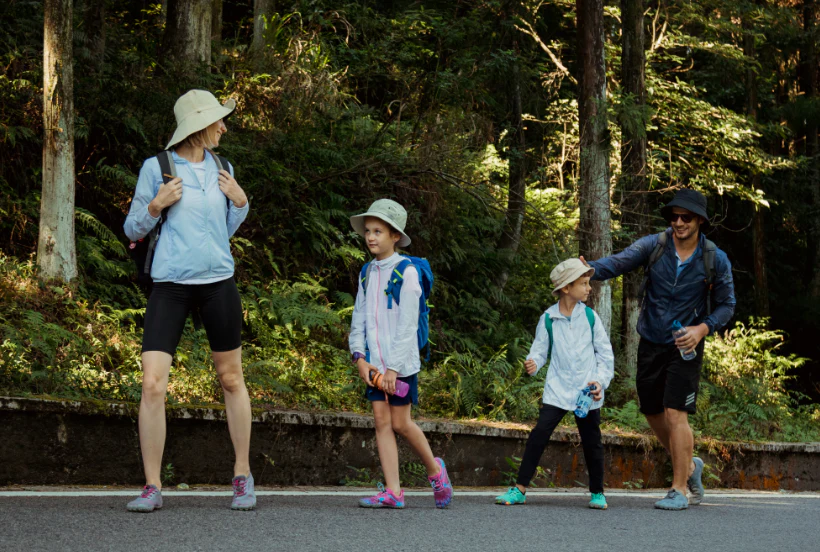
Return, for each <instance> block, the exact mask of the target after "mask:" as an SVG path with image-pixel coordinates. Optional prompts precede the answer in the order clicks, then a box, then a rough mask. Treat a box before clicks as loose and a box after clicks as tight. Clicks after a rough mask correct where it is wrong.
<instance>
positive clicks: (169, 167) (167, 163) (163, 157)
mask: <svg viewBox="0 0 820 552" xmlns="http://www.w3.org/2000/svg"><path fill="white" fill-rule="evenodd" d="M157 161H159V170H160V173H161V174H162V183H163V184H168V183H169V182H170V181H171V180H173V179H174V178H176V177H177V169H176V164H175V163H174V156H173V154H172V153H171V152H170V151H168V150H165V151H163V152H161V153H159V154H157ZM168 209H170V207H166V208H165V209H163V210H162V212H161V213H160V215H159V222H158V223H157V225H156V226H154V228H153V229H152V230H151V232H150V234H149V237H148V252H147V253H146V255H145V265H144V266H143V268H142V271H143V273H145V274H148V275H150V274H151V264H152V263H153V262H154V249H156V247H157V241H158V240H159V235H160V233H162V224H163V223H164V222H165V219H167V218H168Z"/></svg>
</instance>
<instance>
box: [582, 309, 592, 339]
mask: <svg viewBox="0 0 820 552" xmlns="http://www.w3.org/2000/svg"><path fill="white" fill-rule="evenodd" d="M584 311H585V312H586V315H587V322H589V329H590V330H592V331H593V332H595V311H593V310H592V307H586V306H585V307H584ZM593 335H594V333H593Z"/></svg>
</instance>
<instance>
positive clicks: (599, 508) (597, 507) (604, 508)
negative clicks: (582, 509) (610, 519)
mask: <svg viewBox="0 0 820 552" xmlns="http://www.w3.org/2000/svg"><path fill="white" fill-rule="evenodd" d="M589 507H590V509H592V510H606V509H607V508H609V506H608V505H607V504H604V505H603V506H593V505H592V504H590V505H589Z"/></svg>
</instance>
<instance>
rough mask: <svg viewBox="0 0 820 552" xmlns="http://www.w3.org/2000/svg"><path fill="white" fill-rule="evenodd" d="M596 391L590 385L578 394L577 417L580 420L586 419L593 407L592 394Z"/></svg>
mask: <svg viewBox="0 0 820 552" xmlns="http://www.w3.org/2000/svg"><path fill="white" fill-rule="evenodd" d="M594 390H595V386H594V385H588V386H587V387H584V388H583V389H581V392H580V393H578V398H577V399H575V415H576V416H578V417H579V418H586V417H587V414H589V407H590V406H592V392H593V391H594Z"/></svg>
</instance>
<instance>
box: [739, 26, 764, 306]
mask: <svg viewBox="0 0 820 552" xmlns="http://www.w3.org/2000/svg"><path fill="white" fill-rule="evenodd" d="M754 31H755V29H754V24H753V22H752V14H750V13H746V14H744V17H743V55H744V56H746V79H745V81H746V82H745V85H746V115H748V116H749V119H751V120H752V121H755V122H757V65H756V57H757V51H756V47H755V33H754ZM751 185H752V188H754V189H755V190H760V189H762V187H763V181H762V179H761V177H760V173H759V172H753V173H752V174H751ZM764 223H765V218H764V211H763V205H755V213H754V220H753V222H752V254H753V257H754V263H753V264H754V273H755V284H754V291H755V310H756V311H757V315H758V316H769V284H768V281H767V278H766V237H765V233H764V228H765V227H764Z"/></svg>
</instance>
